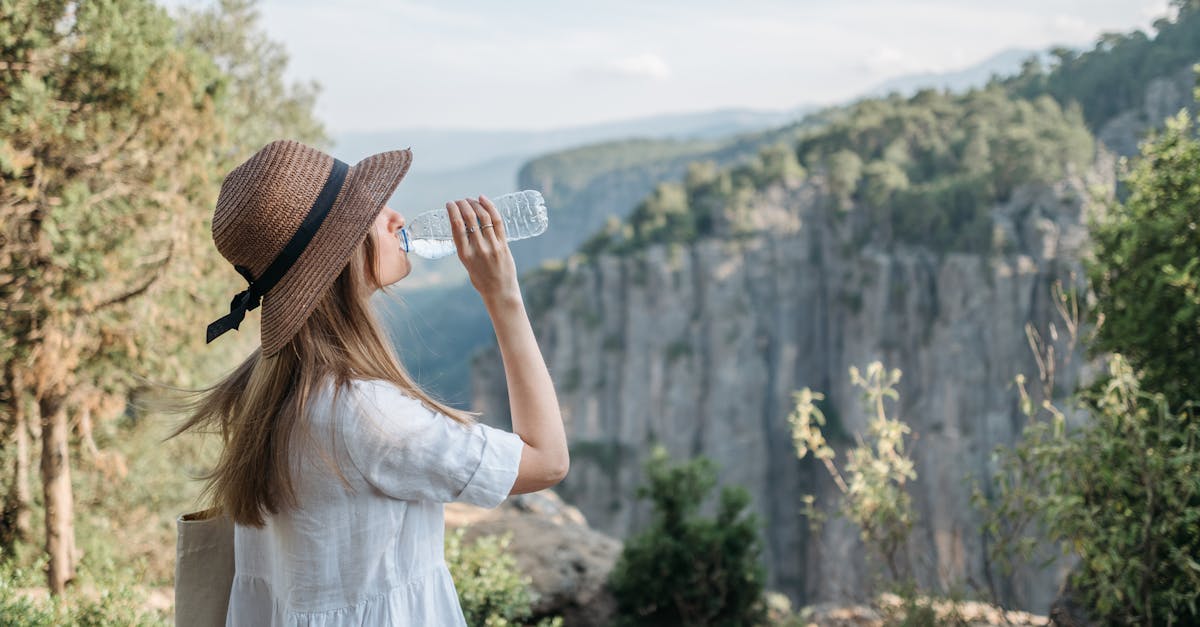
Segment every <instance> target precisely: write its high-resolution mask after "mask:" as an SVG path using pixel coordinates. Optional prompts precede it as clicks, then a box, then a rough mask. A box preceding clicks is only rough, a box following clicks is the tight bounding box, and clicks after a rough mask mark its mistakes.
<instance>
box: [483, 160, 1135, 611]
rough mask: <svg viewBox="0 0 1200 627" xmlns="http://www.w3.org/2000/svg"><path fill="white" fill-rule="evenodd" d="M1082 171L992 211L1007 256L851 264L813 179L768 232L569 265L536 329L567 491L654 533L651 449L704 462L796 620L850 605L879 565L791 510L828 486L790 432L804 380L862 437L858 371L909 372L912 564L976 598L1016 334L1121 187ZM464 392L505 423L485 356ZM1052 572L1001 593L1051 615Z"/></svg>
mask: <svg viewBox="0 0 1200 627" xmlns="http://www.w3.org/2000/svg"><path fill="white" fill-rule="evenodd" d="M1110 167H1111V163H1108V164H1106V165H1105V167H1101V168H1098V171H1111V170H1109V169H1108V168H1110ZM1089 176H1090V177H1091V178H1090V179H1088V180H1084V179H1083V178H1074V179H1071V180H1067V181H1063V182H1062V183H1060V184H1057V185H1054V186H1040V187H1035V188H1024V189H1020V190H1019V191H1018V193H1016V194H1014V196H1013V197H1012V198H1011V200H1010V201H1009V202H1008V203H1006V204H1005V205H1004V206H1001V207H997V208H996V210H995V212H994V214H995V225H996V226H995V228H996V230H997V237H998V238H1001V239H1002V240H1004V241H1005V242H1006V244H1004V245H1002V246H1001V247H1000V249H1001V250H1004V251H1005V252H1003V253H994V254H990V255H986V256H984V255H974V254H964V253H951V254H945V255H938V254H935V253H933V252H930V251H927V250H923V249H920V248H909V247H901V246H895V247H892V248H891V249H890V250H883V249H876V248H862V249H860V248H855V246H854V245H853V244H851V243H850V241H849V240H850V239H851V238H850V236H849V235H848V231H849V227H848V224H849V223H850V220H847V219H846V217H845V216H844V215H843V216H842V217H839V214H838V213H837V212H836V211H831V210H828V209H825V208H824V207H827V206H828V204H829V203H827V202H824V199H825V197H826V196H825V192H824V190H823V189H822V188H821V183H820V181H819V180H815V181H813V182H810V183H806V184H804V185H802V186H799V187H795V188H790V189H789V188H785V187H780V186H776V187H772V188H769V189H768V190H766V191H765V192H764V193H763V194H762V195H761V197H760V198H759V199H758V201H757V202H758V205H759V207H758V210H757V211H756V212H755V214H756V215H759V216H763V217H762V220H763V224H761V225H760V226H762V227H763V228H764V229H765V230H764V231H763V232H762V233H761V234H759V235H756V236H752V237H749V238H745V239H741V240H737V241H718V240H708V241H701V242H698V243H696V244H694V245H689V246H682V245H673V246H672V245H667V246H655V247H651V248H648V249H645V250H643V251H641V252H639V253H637V254H636V255H634V256H632V257H626V258H616V257H611V256H602V257H600V258H598V259H597V260H595V261H592V262H589V263H586V264H577V263H576V264H568V266H567V267H566V269H565V270H564V271H563V272H561V273H560V274H559V275H558V276H556V277H553V278H552V280H549V281H547V282H546V284H543V285H540V286H537V288H536V289H537V290H538V291H539V300H541V301H542V303H543V304H542V305H539V306H538V307H536V308H534V309H535V311H534V315H533V319H534V320H533V322H534V329H535V332H536V335H537V337H538V342H539V344H540V346H541V348H542V352H543V354H544V355H545V357H546V360H547V363H548V365H549V368H550V371H551V374H552V376H553V378H554V380H555V384H556V388H557V391H558V396H559V400H560V403H561V406H562V409H563V414H564V419H565V421H566V426H567V433H568V439H569V440H570V443H571V447H572V466H571V472H570V474H569V476H568V477H567V479H566V480H565V481H564V482H563V483H562V484H561V485H560V486H559V488H558V491H559V493H560V494H561V495H562V496H563V498H564V499H566V500H567V501H568V502H570V503H572V504H574V505H576V506H578V507H579V508H580V510H581V511H582V512H583V514H584V515H585V516H586V517H587V519H588V520H589V521H590V523H591V524H592V525H593V526H594V527H595V528H597V529H600V530H602V531H605V532H607V533H610V534H612V535H615V536H617V537H627V536H628V534H630V533H632V532H636V531H638V530H640V529H641V528H643V527H644V525H645V524H646V523H647V521H648V520H649V515H650V511H649V509H648V505H649V504H648V502H645V501H640V502H639V501H637V500H635V498H634V490H635V489H636V487H637V485H638V484H639V482H640V481H641V479H642V461H643V459H644V457H645V454H646V452H647V451H648V449H649V447H650V446H651V444H652V443H655V442H658V443H661V444H663V445H664V446H666V448H667V449H668V450H669V451H670V452H671V454H672V455H673V457H675V458H676V459H682V458H689V457H692V456H697V455H705V456H708V457H709V458H711V459H713V460H714V461H715V462H717V463H718V464H719V466H720V472H719V481H720V483H721V484H738V485H742V486H745V487H747V488H748V489H749V490H750V491H751V493H752V494H753V495H754V500H753V503H754V509H755V511H756V512H757V513H758V514H759V516H760V517H761V521H762V522H763V524H764V531H763V537H764V539H765V548H766V551H765V553H766V555H765V560H766V566H767V568H768V572H769V583H768V585H769V586H770V587H772V588H775V589H778V590H780V591H782V592H784V593H786V594H788V595H789V596H790V597H791V599H792V601H793V602H794V603H801V604H804V603H812V602H818V601H832V600H845V599H849V598H856V597H860V596H861V595H862V594H863V593H864V592H865V591H868V590H869V589H870V586H869V582H870V580H871V579H872V573H871V572H869V570H868V569H869V564H870V563H871V562H868V561H867V560H866V558H865V554H864V548H863V547H862V545H861V543H860V541H859V539H858V534H857V531H856V530H855V529H854V528H852V527H850V526H849V525H847V524H845V523H842V522H839V521H837V520H835V519H834V518H836V517H831V520H830V522H829V523H828V524H826V525H825V526H824V527H823V528H822V530H821V531H820V533H819V534H812V533H810V531H809V529H808V523H807V521H806V520H805V518H804V517H803V516H802V512H801V496H802V495H804V494H808V493H812V494H815V495H816V496H817V501H818V503H821V504H823V505H824V506H826V507H833V505H834V504H835V503H836V496H837V495H836V488H834V487H833V485H832V483H831V482H830V481H829V478H828V476H827V475H826V474H825V470H824V468H823V467H820V466H819V465H817V464H814V463H813V462H812V460H811V459H808V460H800V459H798V458H797V456H796V453H795V450H794V449H793V446H792V442H791V436H790V431H789V427H788V424H787V420H786V417H787V415H788V413H789V412H790V411H791V410H792V408H793V399H792V392H793V391H795V390H799V389H800V388H803V387H806V386H807V387H810V388H812V389H813V390H816V391H822V392H824V393H826V395H827V396H828V398H829V404H830V406H831V411H829V412H828V413H829V414H830V415H831V416H832V418H833V421H834V422H836V423H837V427H835V428H836V429H838V430H840V431H841V432H842V433H843V434H853V433H854V432H862V433H865V432H866V423H867V416H866V414H865V413H864V411H863V409H862V408H861V406H860V402H859V394H858V391H857V390H856V389H855V388H852V386H851V384H850V381H849V376H848V373H847V370H848V368H849V367H850V366H858V367H860V368H863V367H864V366H866V365H867V364H868V363H869V362H871V361H873V360H882V361H883V362H884V364H885V365H887V366H888V367H896V368H900V369H902V370H903V373H904V375H903V379H902V380H901V382H900V386H899V390H900V394H901V398H902V403H901V405H900V407H899V409H898V413H899V415H900V416H901V417H902V418H903V419H904V420H905V421H907V422H908V424H910V425H911V426H912V429H913V431H914V433H915V434H916V435H917V437H918V439H917V440H916V441H915V442H914V443H913V446H912V450H913V454H914V457H915V458H916V461H917V472H918V473H919V477H918V479H917V481H916V482H915V483H914V484H912V490H911V492H912V496H913V501H914V504H915V507H916V509H917V512H918V516H919V522H918V524H917V526H916V528H915V531H914V533H913V536H912V539H911V542H910V545H909V546H908V547H907V549H906V555H907V560H908V568H910V569H911V570H912V572H914V573H915V574H916V576H917V577H918V578H919V580H921V581H923V582H926V583H938V582H941V583H943V584H946V585H951V584H954V583H956V582H957V583H959V584H961V585H964V586H970V585H979V586H984V585H986V584H985V582H986V579H987V577H988V576H989V575H988V573H987V569H986V564H985V562H986V551H985V547H984V546H983V544H982V543H983V541H982V539H981V537H980V532H979V529H978V526H979V516H978V514H977V513H976V511H975V510H974V509H973V508H972V507H971V504H970V493H971V486H970V483H969V481H968V480H969V479H970V478H972V477H975V478H978V479H980V480H981V481H983V480H984V478H985V477H987V476H988V473H989V469H990V464H991V463H992V461H991V454H992V450H993V449H994V447H995V446H997V445H1001V444H1011V443H1012V442H1013V441H1014V439H1015V437H1016V435H1017V434H1018V433H1019V430H1020V428H1021V426H1022V424H1023V421H1024V418H1023V416H1022V415H1021V414H1020V412H1019V411H1018V408H1017V399H1018V397H1017V395H1016V392H1015V390H1014V389H1013V387H1012V381H1013V377H1014V376H1015V375H1016V374H1018V373H1022V372H1023V373H1027V374H1029V375H1030V376H1032V377H1036V366H1035V364H1034V361H1033V358H1032V354H1031V352H1030V348H1029V345H1028V342H1027V339H1026V336H1025V325H1026V323H1030V322H1032V323H1034V324H1035V325H1037V326H1038V327H1040V328H1042V329H1045V328H1046V326H1047V324H1048V323H1049V322H1051V321H1052V320H1054V319H1055V318H1056V314H1055V311H1054V307H1053V303H1052V299H1051V286H1052V284H1053V283H1054V281H1055V280H1058V279H1069V276H1070V273H1071V271H1072V270H1073V269H1075V268H1076V266H1077V259H1078V257H1079V254H1080V248H1081V247H1082V246H1083V244H1084V241H1085V232H1084V229H1083V228H1082V227H1081V226H1080V224H1081V220H1082V219H1083V215H1084V213H1085V212H1086V211H1087V210H1088V207H1087V201H1086V199H1087V198H1089V197H1090V196H1089V192H1088V191H1087V189H1088V188H1089V187H1093V188H1094V187H1096V186H1099V187H1101V188H1105V189H1111V188H1112V185H1113V182H1112V181H1111V180H1110V178H1109V177H1104V176H1100V175H1089ZM530 289H533V288H530ZM1079 362H1080V360H1078V359H1076V360H1075V361H1074V364H1076V365H1077V364H1079ZM1075 374H1076V373H1075V371H1074V370H1072V371H1071V372H1067V373H1061V374H1060V380H1061V381H1064V382H1065V384H1068V385H1069V383H1070V381H1071V380H1072V378H1073V377H1074V375H1075ZM472 380H473V395H474V399H475V409H477V410H481V411H483V412H485V414H486V415H489V416H497V415H498V416H502V417H504V416H507V415H508V399H507V393H506V390H505V382H504V377H503V367H502V364H501V361H500V358H499V353H498V352H497V351H496V350H495V349H491V350H489V351H486V352H484V353H482V354H480V355H479V356H478V357H477V358H476V361H475V363H474V365H473V372H472ZM500 420H501V421H502V420H503V418H501V419H500ZM851 441H852V440H850V439H848V438H843V439H842V440H840V445H839V447H838V448H839V450H844V448H845V447H846V446H847V444H848V443H849V442H851ZM839 459H841V457H840V453H839ZM709 505H711V503H710V504H709ZM707 511H709V512H711V511H712V508H711V507H710V508H709V509H708V510H707ZM1059 574H1060V573H1058V572H1055V571H1049V572H1043V573H1033V572H1017V573H1015V574H1014V575H1013V576H1012V577H1010V578H1008V580H1006V581H1003V582H998V583H996V584H995V585H996V588H998V589H1000V590H1002V591H1003V593H1004V594H1005V595H1007V596H1010V597H1011V600H1012V601H1015V602H1018V603H1020V604H1022V605H1024V606H1026V607H1029V608H1041V609H1044V608H1045V607H1048V605H1049V603H1050V601H1051V600H1052V597H1053V594H1054V592H1055V587H1056V585H1057V578H1058V576H1059ZM992 576H994V575H992Z"/></svg>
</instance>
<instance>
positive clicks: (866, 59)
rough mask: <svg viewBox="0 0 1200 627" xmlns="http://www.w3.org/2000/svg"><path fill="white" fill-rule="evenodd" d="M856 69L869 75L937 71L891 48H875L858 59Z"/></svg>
mask: <svg viewBox="0 0 1200 627" xmlns="http://www.w3.org/2000/svg"><path fill="white" fill-rule="evenodd" d="M858 67H859V69H860V70H861V71H864V72H866V73H868V74H871V75H894V74H907V73H914V72H929V71H936V70H938V69H939V68H938V67H936V66H933V65H930V64H927V63H923V62H922V61H920V60H919V59H917V58H915V57H914V56H913V55H911V54H909V53H906V52H904V51H902V50H899V49H897V48H894V47H891V46H879V47H876V48H875V49H874V50H872V51H871V52H869V53H867V54H866V55H864V56H863V57H861V58H860V59H859V63H858Z"/></svg>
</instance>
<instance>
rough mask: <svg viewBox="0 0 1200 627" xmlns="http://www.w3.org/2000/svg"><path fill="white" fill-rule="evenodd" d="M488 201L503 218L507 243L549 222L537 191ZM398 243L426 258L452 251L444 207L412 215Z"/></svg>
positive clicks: (538, 230) (530, 234) (539, 230)
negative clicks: (413, 216)
mask: <svg viewBox="0 0 1200 627" xmlns="http://www.w3.org/2000/svg"><path fill="white" fill-rule="evenodd" d="M492 204H493V205H495V206H496V211H498V212H499V213H500V218H501V219H502V220H503V221H504V233H505V235H506V236H507V237H506V239H507V240H508V241H510V242H511V241H513V240H518V239H525V238H527V237H533V236H535V235H541V234H542V233H543V232H545V230H546V226H547V225H548V224H549V220H548V219H547V216H546V201H545V199H543V198H542V194H541V192H538V191H537V190H533V189H527V190H525V191H520V192H513V193H511V194H505V195H503V196H501V197H499V198H496V199H493V200H492ZM468 237H474V235H470V236H468ZM400 243H401V246H402V247H403V248H404V251H405V252H409V253H416V254H418V255H420V256H422V257H424V258H426V259H437V258H439V257H445V256H446V255H451V254H453V253H454V251H455V248H454V235H453V233H452V232H451V231H450V216H448V215H446V210H445V209H435V210H433V211H427V212H425V213H422V214H420V215H418V216H416V217H415V218H413V219H412V220H409V221H408V224H406V225H405V227H404V228H402V229H400Z"/></svg>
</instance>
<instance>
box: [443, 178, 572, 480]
mask: <svg viewBox="0 0 1200 627" xmlns="http://www.w3.org/2000/svg"><path fill="white" fill-rule="evenodd" d="M446 211H447V213H448V214H449V217H450V223H451V226H452V228H451V230H452V232H453V234H454V243H455V247H456V248H457V249H458V257H459V259H460V260H462V262H463V265H464V266H466V268H467V272H468V274H469V275H470V277H471V284H472V285H474V286H475V289H476V290H478V291H479V294H480V296H481V297H482V298H483V303H484V306H486V307H487V310H488V315H489V316H490V317H491V319H492V325H493V327H495V330H496V341H497V343H498V344H499V345H500V356H501V358H502V360H503V362H504V375H505V378H506V379H507V381H508V398H509V404H510V409H511V411H512V421H513V432H514V433H516V434H517V435H519V436H521V439H522V440H524V441H525V448H524V450H523V451H522V454H521V465H520V471H519V473H518V475H517V479H516V483H515V484H514V485H513V489H512V494H524V493H526V492H536V491H538V490H542V489H545V488H548V487H550V486H553V485H555V484H557V483H558V482H560V481H562V479H563V477H565V476H566V475H567V470H568V468H569V466H570V456H569V455H568V452H567V436H566V431H565V429H564V428H563V421H562V413H561V412H560V411H559V407H558V396H557V395H556V394H555V391H554V382H553V381H552V380H551V379H550V372H549V370H547V368H546V361H545V359H543V358H542V352H541V349H540V348H539V347H538V345H537V339H536V338H535V337H534V335H533V327H532V326H531V325H530V323H529V316H528V314H527V312H526V311H525V303H524V301H523V300H522V298H521V289H520V286H519V285H518V283H517V272H516V264H515V263H514V262H513V258H512V253H511V251H510V250H509V248H508V241H507V237H506V235H505V232H504V223H503V221H502V220H501V218H500V214H499V212H498V211H497V210H496V207H495V206H494V205H493V204H492V202H491V201H490V200H488V199H487V198H485V197H483V196H480V197H479V200H475V199H465V200H459V201H456V202H453V203H446ZM483 224H491V225H492V227H490V228H480V226H481V225H483ZM468 227H470V228H472V229H473V232H472V233H469V234H468V233H467V232H466V229H467V228H468Z"/></svg>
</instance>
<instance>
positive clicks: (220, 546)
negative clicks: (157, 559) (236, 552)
mask: <svg viewBox="0 0 1200 627" xmlns="http://www.w3.org/2000/svg"><path fill="white" fill-rule="evenodd" d="M176 527H177V529H178V536H177V537H176V541H175V624H176V625H177V626H178V627H218V626H223V625H224V624H225V613H226V612H227V611H228V609H229V591H230V588H231V587H232V586H233V573H234V561H233V521H232V520H230V519H229V517H228V516H225V515H224V514H222V513H221V511H220V509H219V508H216V507H212V508H209V509H206V510H202V511H198V512H191V513H188V514H184V515H182V516H180V517H179V519H178V520H177V521H176Z"/></svg>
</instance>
